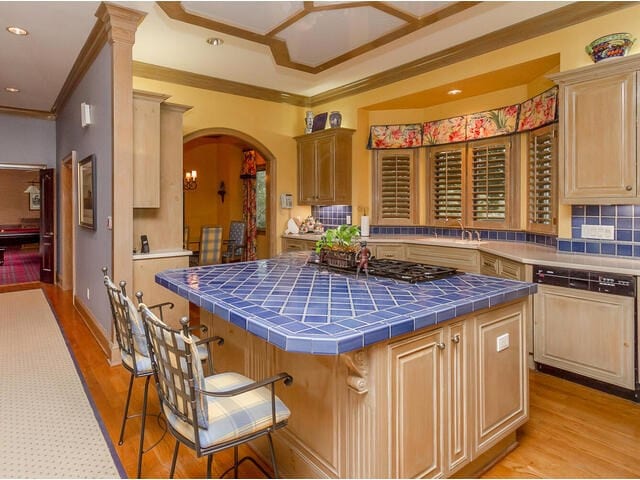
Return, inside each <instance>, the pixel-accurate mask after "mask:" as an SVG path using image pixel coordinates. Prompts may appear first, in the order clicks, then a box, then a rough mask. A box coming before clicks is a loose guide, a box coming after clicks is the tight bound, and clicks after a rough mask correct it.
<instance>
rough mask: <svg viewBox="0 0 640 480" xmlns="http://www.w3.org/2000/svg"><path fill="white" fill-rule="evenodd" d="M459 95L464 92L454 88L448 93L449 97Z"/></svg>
mask: <svg viewBox="0 0 640 480" xmlns="http://www.w3.org/2000/svg"><path fill="white" fill-rule="evenodd" d="M459 93H462V90H458V89H457V88H454V89H453V90H449V91H448V92H447V94H449V95H458V94H459Z"/></svg>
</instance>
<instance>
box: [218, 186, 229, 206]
mask: <svg viewBox="0 0 640 480" xmlns="http://www.w3.org/2000/svg"><path fill="white" fill-rule="evenodd" d="M226 194H227V189H226V188H225V186H224V182H220V186H219V187H218V195H220V198H221V199H222V203H224V196H225V195H226Z"/></svg>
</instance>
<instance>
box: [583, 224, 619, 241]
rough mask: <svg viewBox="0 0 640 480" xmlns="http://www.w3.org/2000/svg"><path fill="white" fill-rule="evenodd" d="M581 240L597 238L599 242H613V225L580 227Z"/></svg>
mask: <svg viewBox="0 0 640 480" xmlns="http://www.w3.org/2000/svg"><path fill="white" fill-rule="evenodd" d="M580 235H581V236H582V238H597V239H599V240H613V237H614V232H613V225H582V230H581V232H580Z"/></svg>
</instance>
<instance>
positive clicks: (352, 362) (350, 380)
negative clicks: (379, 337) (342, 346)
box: [340, 350, 369, 395]
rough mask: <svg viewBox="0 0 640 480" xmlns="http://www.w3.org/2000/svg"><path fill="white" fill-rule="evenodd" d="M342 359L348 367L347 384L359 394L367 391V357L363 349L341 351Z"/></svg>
mask: <svg viewBox="0 0 640 480" xmlns="http://www.w3.org/2000/svg"><path fill="white" fill-rule="evenodd" d="M340 358H342V361H343V362H344V363H345V365H346V366H347V368H348V369H349V375H348V376H347V385H348V386H349V388H351V389H352V390H353V391H354V392H356V393H357V394H359V395H364V394H365V393H367V392H368V391H369V359H368V358H367V354H366V353H365V351H364V350H357V351H355V352H348V353H343V354H341V355H340Z"/></svg>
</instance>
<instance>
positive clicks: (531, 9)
mask: <svg viewBox="0 0 640 480" xmlns="http://www.w3.org/2000/svg"><path fill="white" fill-rule="evenodd" d="M115 3H118V4H120V5H121V6H124V7H127V8H131V9H136V10H139V11H143V12H144V13H146V16H145V19H144V20H143V22H142V23H141V24H140V26H139V28H138V31H137V33H136V43H135V45H134V48H133V57H134V61H135V64H134V74H136V75H139V76H143V77H150V78H158V79H165V80H169V81H176V82H182V83H186V84H190V85H194V86H199V87H201V88H213V89H219V90H222V91H231V92H235V93H239V94H247V95H250V96H252V95H253V94H254V93H255V92H256V91H257V92H260V93H259V95H255V96H259V97H262V98H268V99H273V100H276V101H289V102H290V103H295V104H300V105H304V104H309V103H313V102H316V103H317V102H320V101H323V100H325V99H327V98H329V97H330V96H331V95H336V92H340V94H342V95H344V94H349V93H353V92H355V91H358V89H362V88H371V87H370V86H369V85H375V82H378V84H384V82H386V83H389V82H391V81H395V80H398V79H400V78H403V76H407V75H415V74H417V73H422V72H424V71H428V69H429V68H431V69H433V68H437V67H438V66H442V65H444V64H446V63H448V62H449V63H451V62H455V61H460V59H461V58H463V57H464V56H465V55H467V54H468V55H477V54H478V52H479V51H482V49H485V50H486V49H490V48H497V47H499V46H501V45H507V44H509V43H510V42H511V43H513V42H516V41H522V40H523V39H525V38H531V37H533V36H537V35H540V34H542V33H547V32H548V31H552V30H555V29H558V28H562V27H564V26H567V25H570V24H574V23H577V22H580V21H584V20H586V19H588V18H593V17H594V16H598V15H603V14H606V13H609V12H611V11H614V10H617V9H619V8H624V7H626V6H628V5H631V4H633V2H560V1H557V2H556V1H547V2H537V1H519V2H518V1H516V2H493V1H491V2H421V1H397V2H396V1H389V2H369V1H363V2H334V1H326V2H289V1H281V2H276V1H234V2H227V1H219V2H207V1H202V2H200V1H186V2H159V3H156V2H145V1H133V2H125V1H118V2H115ZM98 5H99V2H91V1H88V2H83V1H80V2H76V1H67V2H64V1H62V2H61V1H50V2H49V1H46V2H30V1H10V2H7V1H0V27H1V28H0V66H1V67H2V68H0V111H3V110H4V111H7V110H8V109H25V110H35V111H44V112H49V111H51V110H52V109H53V108H54V107H53V106H54V105H55V102H56V98H57V97H58V95H59V93H60V90H61V88H62V86H63V85H64V82H65V80H66V78H67V76H68V75H69V72H70V70H71V68H72V66H73V64H74V62H75V61H76V59H77V57H78V54H79V52H80V50H81V48H82V46H83V45H84V43H85V41H86V40H87V37H88V35H89V33H90V32H91V29H92V28H93V26H94V24H95V22H96V17H95V11H96V10H97V8H98ZM11 25H16V26H20V27H22V28H24V29H26V30H28V31H29V35H27V36H16V35H12V34H10V33H9V32H8V31H7V30H6V28H7V27H8V26H11ZM214 38H215V39H220V40H222V45H218V46H213V45H211V43H215V42H213V40H212V39H214ZM492 38H493V41H492V40H491V39H492ZM498 39H499V40H498ZM545 65H546V64H545ZM532 70H534V69H532ZM536 73H537V72H536ZM372 79H373V80H375V82H373V83H371V80H372ZM5 87H15V88H18V89H19V90H20V91H19V92H17V93H9V92H7V91H5Z"/></svg>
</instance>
